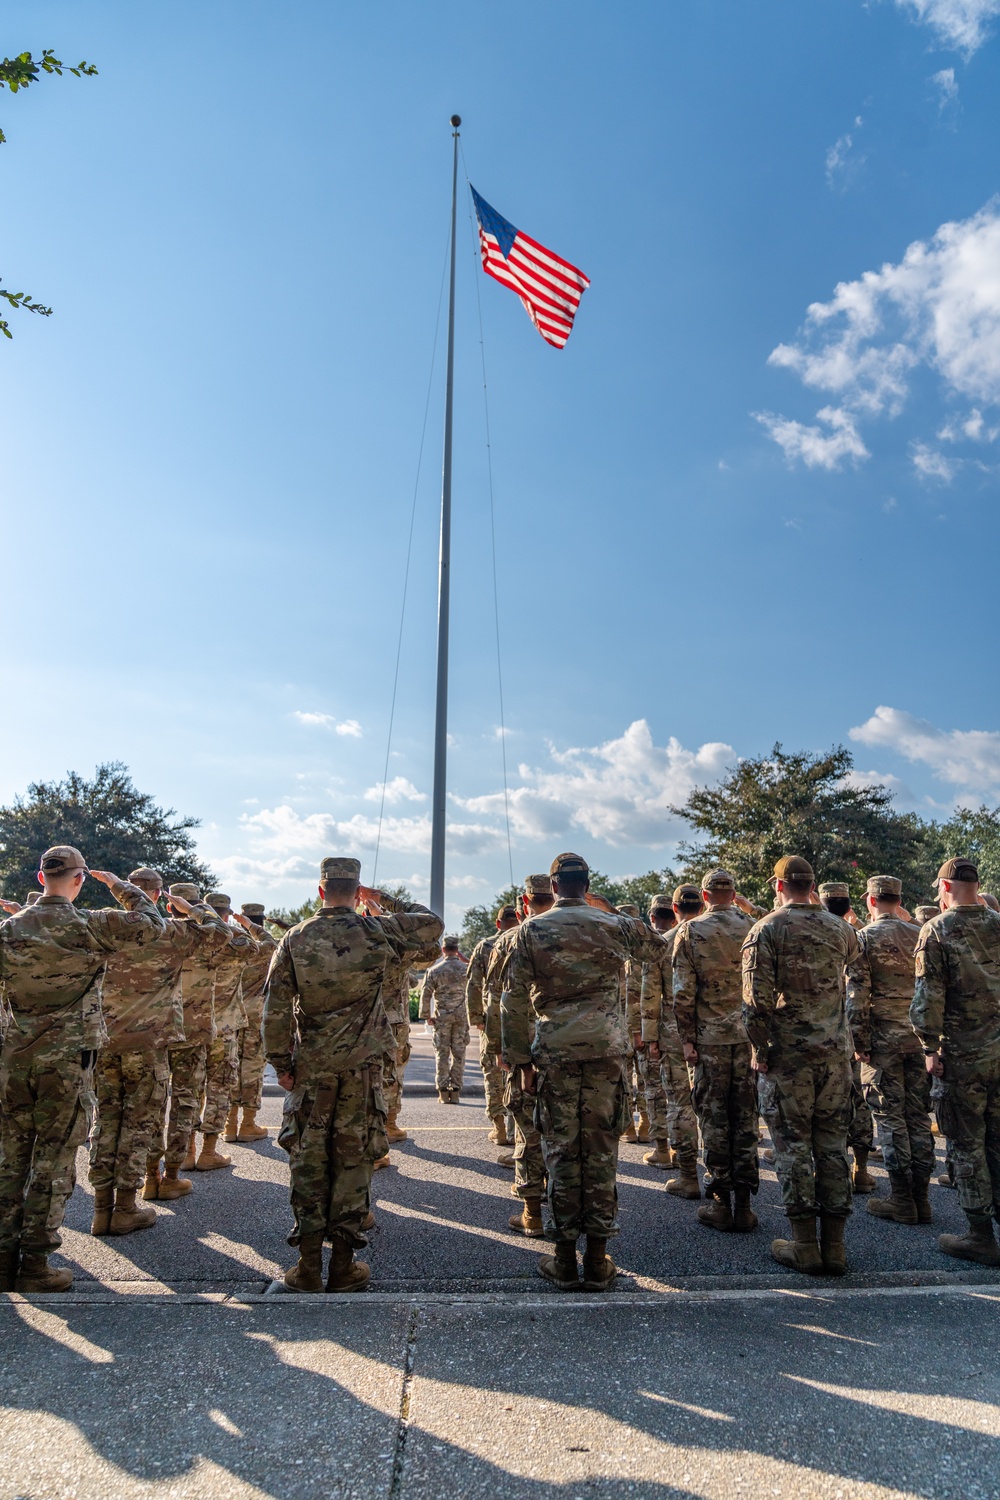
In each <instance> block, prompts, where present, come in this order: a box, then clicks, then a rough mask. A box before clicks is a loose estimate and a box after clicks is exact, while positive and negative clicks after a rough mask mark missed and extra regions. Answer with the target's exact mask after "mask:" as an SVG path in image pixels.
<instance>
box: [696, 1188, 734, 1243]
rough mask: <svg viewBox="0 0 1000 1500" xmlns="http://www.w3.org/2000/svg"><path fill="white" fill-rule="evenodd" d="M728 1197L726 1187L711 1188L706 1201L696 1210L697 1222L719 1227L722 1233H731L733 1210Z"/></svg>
mask: <svg viewBox="0 0 1000 1500" xmlns="http://www.w3.org/2000/svg"><path fill="white" fill-rule="evenodd" d="M729 1199H730V1193H729V1189H728V1188H712V1190H711V1192H710V1193H709V1196H708V1202H707V1203H703V1204H702V1205H701V1207H700V1208H699V1210H698V1214H697V1218H698V1223H699V1224H706V1225H707V1226H708V1228H709V1229H721V1230H722V1231H723V1233H731V1232H732V1229H733V1210H732V1206H731V1204H730V1201H729Z"/></svg>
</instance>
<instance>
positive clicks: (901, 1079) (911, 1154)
mask: <svg viewBox="0 0 1000 1500" xmlns="http://www.w3.org/2000/svg"><path fill="white" fill-rule="evenodd" d="M861 1078H862V1082H863V1084H864V1090H865V1098H866V1100H867V1101H868V1104H869V1106H870V1107H871V1111H872V1114H873V1115H874V1116H875V1121H876V1124H877V1125H878V1142H879V1145H880V1146H881V1147H882V1155H883V1158H884V1159H885V1167H886V1171H887V1172H899V1173H901V1174H902V1175H903V1176H906V1175H908V1174H909V1173H910V1172H911V1171H912V1172H916V1173H918V1174H922V1175H924V1176H927V1177H929V1176H930V1175H931V1173H932V1172H933V1170H934V1137H933V1136H932V1135H931V1116H930V1109H931V1080H930V1074H929V1073H928V1072H927V1069H926V1067H925V1066H924V1056H923V1053H922V1052H919V1051H916V1052H913V1051H911V1052H900V1051H898V1050H896V1049H895V1048H894V1049H893V1050H892V1051H891V1052H890V1051H887V1052H874V1053H872V1060H871V1065H870V1066H869V1065H868V1064H866V1063H865V1064H862V1067H861Z"/></svg>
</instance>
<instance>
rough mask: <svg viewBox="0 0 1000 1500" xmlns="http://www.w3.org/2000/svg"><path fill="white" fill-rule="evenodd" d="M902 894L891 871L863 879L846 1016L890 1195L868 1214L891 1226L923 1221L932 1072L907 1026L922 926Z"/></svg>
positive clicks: (873, 1203)
mask: <svg viewBox="0 0 1000 1500" xmlns="http://www.w3.org/2000/svg"><path fill="white" fill-rule="evenodd" d="M902 893H903V885H902V881H900V880H897V879H896V878H895V876H893V875H872V876H871V878H870V879H869V881H868V895H867V905H868V909H869V911H870V912H871V917H872V920H871V922H870V923H869V924H868V926H867V927H865V928H863V929H862V930H861V932H859V933H858V943H859V945H860V951H859V953H858V956H857V958H856V959H855V960H854V963H853V964H852V965H851V967H850V968H849V969H848V971H847V1018H848V1020H849V1021H850V1023H851V1033H852V1036H853V1038H854V1047H855V1050H856V1052H857V1053H858V1054H859V1055H860V1059H861V1068H862V1072H861V1076H862V1081H863V1083H864V1086H865V1093H866V1097H867V1100H868V1103H869V1104H870V1105H871V1108H872V1111H873V1113H874V1115H875V1119H876V1120H877V1121H878V1132H879V1141H880V1142H881V1145H882V1155H883V1158H884V1160H885V1165H886V1170H887V1171H888V1173H889V1184H890V1187H891V1189H892V1192H891V1196H890V1197H888V1198H869V1200H868V1212H869V1213H870V1214H874V1215H875V1217H876V1218H878V1219H893V1220H895V1222H896V1223H897V1224H917V1223H920V1224H929V1223H930V1222H931V1218H932V1214H931V1204H930V1197H929V1196H928V1188H929V1186H930V1180H931V1174H932V1172H933V1171H934V1138H933V1136H932V1135H931V1121H930V1078H929V1076H928V1073H927V1069H926V1068H925V1066H924V1059H923V1053H922V1049H921V1046H920V1042H919V1041H918V1040H917V1036H916V1033H915V1032H914V1030H913V1027H912V1026H911V1025H910V1003H911V1001H912V999H913V962H914V961H913V954H914V950H915V948H916V946H917V938H918V937H919V935H920V929H919V928H918V927H916V926H915V925H914V924H913V923H912V922H906V921H904V920H903V918H902V917H901V916H900V915H899V907H900V897H901V896H902Z"/></svg>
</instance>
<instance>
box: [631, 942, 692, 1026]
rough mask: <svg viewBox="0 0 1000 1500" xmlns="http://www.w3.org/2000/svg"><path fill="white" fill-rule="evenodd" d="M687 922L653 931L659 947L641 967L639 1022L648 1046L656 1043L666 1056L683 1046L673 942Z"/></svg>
mask: <svg viewBox="0 0 1000 1500" xmlns="http://www.w3.org/2000/svg"><path fill="white" fill-rule="evenodd" d="M684 925H685V924H684V923H683V922H678V924H677V926H676V927H671V929H670V931H669V932H654V934H653V936H654V937H655V938H656V942H657V946H656V948H655V949H654V950H653V956H652V958H650V959H647V960H646V962H645V963H644V964H643V966H642V989H641V993H640V1000H639V1024H640V1026H641V1029H642V1039H643V1041H644V1042H646V1043H647V1045H648V1044H649V1043H650V1042H656V1044H657V1046H658V1047H659V1049H660V1051H661V1052H662V1053H663V1054H664V1055H666V1054H667V1053H668V1052H676V1051H677V1050H678V1049H679V1047H680V1036H679V1035H678V1031H677V1022H676V1020H675V1019H674V1005H673V994H674V964H673V958H674V944H675V942H676V941H677V939H678V937H679V936H680V931H681V928H682V927H683V926H684Z"/></svg>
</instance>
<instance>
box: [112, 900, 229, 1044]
mask: <svg viewBox="0 0 1000 1500" xmlns="http://www.w3.org/2000/svg"><path fill="white" fill-rule="evenodd" d="M230 937H231V933H230V932H229V930H228V928H226V927H224V926H223V924H222V923H221V922H218V921H215V920H213V918H212V916H211V915H210V908H207V907H199V908H198V909H197V911H196V912H195V915H194V916H193V917H168V918H167V920H166V922H165V923H164V928H163V932H162V933H161V934H160V936H159V937H158V938H156V939H154V940H153V941H152V942H150V943H145V944H144V945H143V946H142V947H141V948H135V947H129V948H123V949H122V950H121V952H120V953H114V954H112V956H111V958H110V959H109V960H108V969H107V973H106V974H105V976H104V994H103V997H102V1001H101V1006H102V1009H103V1012H104V1024H105V1026H106V1027H107V1032H108V1041H107V1050H108V1051H111V1052H155V1051H156V1050H157V1049H158V1048H160V1047H173V1046H176V1045H178V1044H179V1043H182V1042H183V1041H184V1040H185V1037H184V1003H183V1001H182V999H181V971H182V967H183V965H184V962H185V960H187V959H189V958H190V957H191V956H192V954H194V953H199V952H201V953H206V954H211V953H216V952H218V950H219V949H220V948H225V946H226V945H227V943H228V942H229V940H230Z"/></svg>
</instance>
